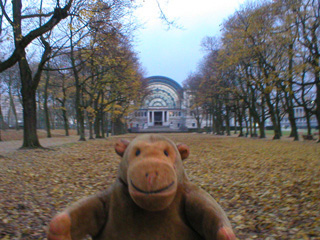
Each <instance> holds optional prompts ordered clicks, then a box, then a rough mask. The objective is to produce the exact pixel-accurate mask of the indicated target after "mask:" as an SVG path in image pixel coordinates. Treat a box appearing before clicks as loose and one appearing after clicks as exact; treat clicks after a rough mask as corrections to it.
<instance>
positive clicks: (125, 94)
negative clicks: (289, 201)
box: [0, 0, 144, 148]
mask: <svg viewBox="0 0 320 240" xmlns="http://www.w3.org/2000/svg"><path fill="white" fill-rule="evenodd" d="M0 4H1V10H2V11H1V15H0V44H1V49H0V51H1V59H0V61H1V62H0V72H1V84H0V87H1V89H0V90H1V91H0V94H4V92H7V95H8V96H9V98H10V108H11V110H12V112H13V114H14V116H15V119H17V117H16V115H17V114H16V112H15V106H14V103H15V101H14V100H17V99H18V100H19V101H20V102H21V104H22V106H23V124H24V126H23V129H24V130H23V131H24V140H23V146H22V147H26V148H33V147H41V145H40V143H39V141H38V137H37V132H36V129H37V127H38V126H39V119H40V117H41V118H42V119H43V120H44V122H45V128H46V130H47V135H48V137H51V128H52V126H54V122H55V121H57V120H58V119H60V120H59V121H60V122H61V123H62V124H63V127H64V129H65V132H66V135H68V132H69V128H70V124H71V125H76V126H77V129H78V133H79V135H80V140H85V133H84V130H85V126H86V125H87V127H88V128H89V134H90V136H89V137H90V138H93V137H94V134H95V136H96V137H97V138H99V137H104V134H105V133H106V129H108V128H110V127H109V126H110V125H111V124H110V123H112V126H113V128H112V130H113V131H114V133H117V132H121V131H123V128H124V123H123V117H124V116H125V115H126V114H128V112H129V111H132V108H133V106H137V105H138V104H134V105H132V103H138V102H139V101H140V98H141V97H142V96H143V88H144V83H143V80H142V79H143V70H142V68H141V66H140V63H139V61H138V58H137V55H136V53H135V52H134V51H133V47H132V45H131V42H132V38H133V30H134V29H135V28H136V25H134V24H133V23H132V22H133V21H132V12H133V10H134V9H135V8H136V7H137V6H136V5H135V3H134V1H131V0H116V1H115V0H98V1H90V0H66V1H56V2H51V3H44V2H43V1H41V0H40V1H33V2H25V1H21V0H13V1H12V2H11V3H9V2H7V1H6V0H0ZM0 121H1V123H2V126H4V125H5V123H4V119H3V114H2V112H1V108H0ZM37 121H38V122H37ZM18 125H19V124H18V121H16V128H18Z"/></svg>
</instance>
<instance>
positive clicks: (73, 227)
mask: <svg viewBox="0 0 320 240" xmlns="http://www.w3.org/2000/svg"><path fill="white" fill-rule="evenodd" d="M109 192H110V191H107V192H105V193H101V194H99V195H95V196H92V197H88V198H86V199H83V200H80V201H79V202H77V203H75V204H73V205H71V206H70V207H69V208H67V209H66V210H64V211H63V212H62V213H59V214H57V215H56V216H55V217H54V218H53V219H52V221H51V222H50V225H49V231H48V239H49V240H58V239H59V240H71V239H83V238H84V237H85V236H87V235H90V236H96V235H97V234H98V233H99V231H100V230H101V228H102V227H103V226H104V225H105V224H106V221H107V218H108V216H107V215H108V205H109V198H110V196H109V195H110V194H109Z"/></svg>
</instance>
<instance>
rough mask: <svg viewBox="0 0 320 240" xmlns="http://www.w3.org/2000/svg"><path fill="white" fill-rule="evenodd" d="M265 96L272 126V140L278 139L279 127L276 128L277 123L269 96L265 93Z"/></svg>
mask: <svg viewBox="0 0 320 240" xmlns="http://www.w3.org/2000/svg"><path fill="white" fill-rule="evenodd" d="M265 96H266V101H267V105H268V108H269V113H270V117H271V122H272V124H273V131H274V136H273V139H280V132H279V127H278V123H277V117H276V113H275V111H274V107H273V105H272V103H271V99H270V94H268V93H266V94H265Z"/></svg>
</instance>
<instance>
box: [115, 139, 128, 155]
mask: <svg viewBox="0 0 320 240" xmlns="http://www.w3.org/2000/svg"><path fill="white" fill-rule="evenodd" d="M129 143H130V141H128V140H125V139H120V140H118V141H117V143H116V145H115V146H114V149H115V150H116V153H117V154H118V155H119V156H120V157H123V154H124V151H125V150H126V149H127V147H128V145H129Z"/></svg>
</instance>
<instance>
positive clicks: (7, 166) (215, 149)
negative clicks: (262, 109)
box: [0, 134, 320, 240]
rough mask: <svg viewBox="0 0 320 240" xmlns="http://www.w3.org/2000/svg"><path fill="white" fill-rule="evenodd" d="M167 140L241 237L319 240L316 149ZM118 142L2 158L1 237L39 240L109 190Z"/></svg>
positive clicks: (319, 153)
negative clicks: (180, 149)
mask: <svg viewBox="0 0 320 240" xmlns="http://www.w3.org/2000/svg"><path fill="white" fill-rule="evenodd" d="M168 135H169V137H170V138H171V139H173V140H174V141H175V142H184V143H186V144H188V145H189V146H190V149H191V155H190V157H189V158H188V159H187V160H186V161H185V163H184V165H185V168H186V171H187V173H188V176H189V178H190V179H191V181H193V182H194V183H196V184H197V185H199V186H200V187H202V188H203V189H205V190H206V191H208V192H209V193H210V194H211V195H212V196H213V197H214V198H215V199H216V200H217V201H218V202H219V203H220V204H221V205H222V207H223V208H224V209H225V211H226V212H227V215H228V216H229V218H230V220H231V223H232V225H233V227H234V230H235V232H236V235H237V237H238V238H239V239H268V240H271V239H294V240H298V239H314V240H316V239H320V145H319V144H317V143H315V142H287V141H269V140H268V141H267V140H253V139H240V138H232V137H217V136H211V135H202V134H168ZM121 137H123V138H128V139H131V138H133V137H134V135H124V136H121ZM117 138H119V137H111V138H109V139H107V140H93V141H87V142H79V143H74V144H68V145H64V146H61V147H54V148H52V149H51V150H19V151H16V152H14V153H11V154H7V155H6V156H5V157H2V158H0V166H1V167H0V239H44V238H45V233H44V232H45V230H44V229H45V227H46V226H47V224H48V222H49V221H50V219H51V218H52V216H53V215H54V214H55V213H56V212H57V211H60V210H62V209H63V208H65V207H66V206H68V205H69V204H71V203H72V202H75V201H76V200H78V199H80V198H82V197H84V196H88V195H91V194H94V193H96V192H98V191H100V190H103V189H106V188H107V187H108V186H110V185H111V184H112V183H113V181H114V180H115V177H116V174H117V169H118V164H119V161H120V159H119V158H118V157H117V156H116V154H115V153H114V149H113V145H114V142H115V141H116V139H117Z"/></svg>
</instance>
